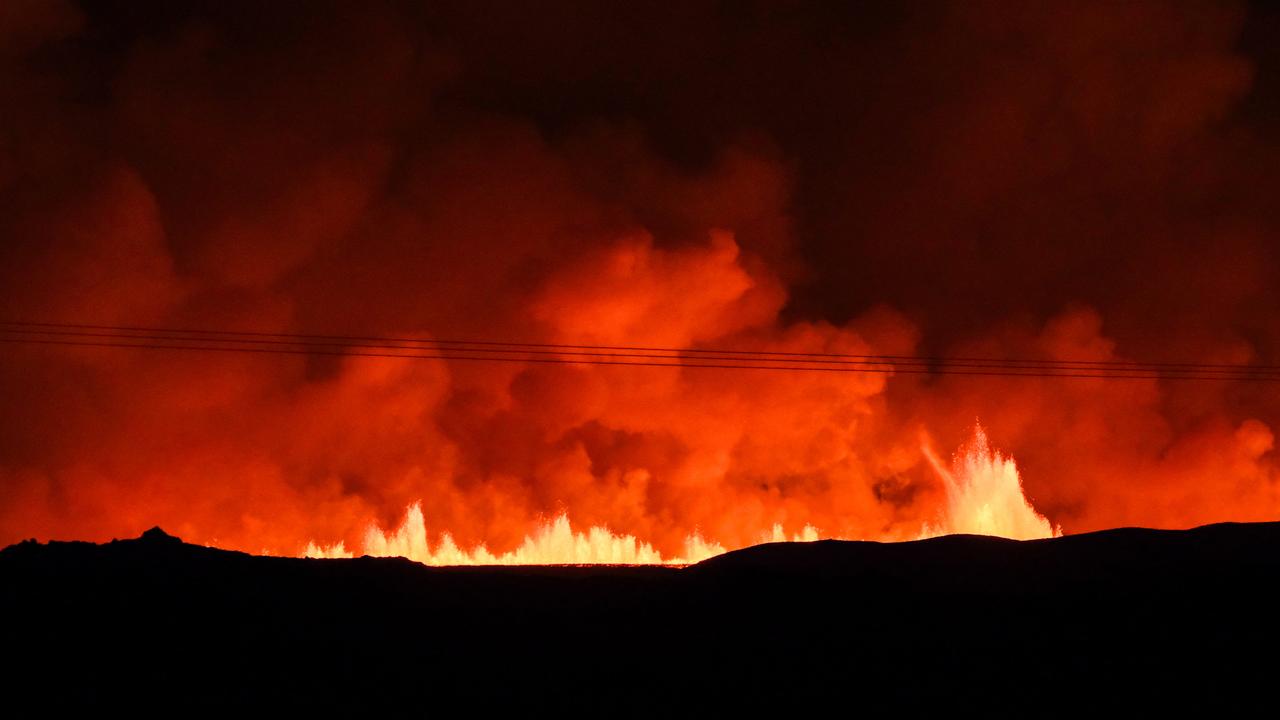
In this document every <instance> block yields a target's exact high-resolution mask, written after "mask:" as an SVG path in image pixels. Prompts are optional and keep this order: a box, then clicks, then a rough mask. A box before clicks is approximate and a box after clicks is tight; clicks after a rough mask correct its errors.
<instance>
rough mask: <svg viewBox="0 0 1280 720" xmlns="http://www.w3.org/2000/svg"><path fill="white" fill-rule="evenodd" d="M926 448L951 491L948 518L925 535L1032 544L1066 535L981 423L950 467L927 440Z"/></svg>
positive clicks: (946, 512) (953, 459)
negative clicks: (1029, 497) (1030, 493)
mask: <svg viewBox="0 0 1280 720" xmlns="http://www.w3.org/2000/svg"><path fill="white" fill-rule="evenodd" d="M922 450H923V451H924V455H925V457H926V458H928V459H929V462H930V463H931V464H932V465H933V469H934V470H936V471H937V473H938V475H939V476H940V477H941V478H942V480H943V483H945V485H946V488H947V504H946V507H945V508H944V513H945V516H944V517H943V518H942V519H941V522H940V524H939V525H932V524H930V525H926V526H925V528H924V532H923V534H922V537H935V536H938V535H949V534H955V533H968V534H973V535H995V536H998V537H1006V538H1012V539H1014V540H1032V539H1035V538H1047V537H1057V536H1059V535H1061V534H1062V531H1061V530H1060V529H1059V528H1056V527H1054V526H1053V525H1051V524H1050V523H1049V521H1048V519H1046V518H1045V516H1043V515H1041V514H1040V513H1038V512H1036V509H1035V508H1034V507H1032V506H1031V502H1030V501H1029V500H1027V496H1026V495H1024V494H1023V492H1022V477H1021V476H1020V475H1019V474H1018V466H1017V465H1016V464H1015V463H1014V461H1013V458H1011V457H1007V456H1005V455H1003V454H1001V453H1000V451H998V450H993V449H992V448H991V445H990V443H989V442H988V440H987V432H986V430H984V429H983V428H982V425H980V424H977V423H975V424H974V427H973V437H971V438H970V439H969V441H968V442H967V443H965V444H964V445H962V446H961V447H960V449H959V450H957V451H956V454H955V455H954V456H953V458H952V461H951V467H950V469H948V468H947V467H946V466H945V465H944V464H943V462H942V460H941V459H940V458H939V457H938V456H937V454H936V453H934V452H933V448H931V447H930V446H929V443H928V442H927V441H926V442H925V443H923V444H922Z"/></svg>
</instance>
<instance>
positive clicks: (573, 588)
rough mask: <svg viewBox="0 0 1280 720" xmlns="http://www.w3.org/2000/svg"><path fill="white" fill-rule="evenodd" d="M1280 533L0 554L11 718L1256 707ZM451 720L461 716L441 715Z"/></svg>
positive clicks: (1268, 655)
mask: <svg viewBox="0 0 1280 720" xmlns="http://www.w3.org/2000/svg"><path fill="white" fill-rule="evenodd" d="M1277 589H1280V523H1263V524H1223V525H1213V526H1207V527H1202V528H1197V529H1195V530H1186V531H1166V530H1142V529H1120V530H1112V531H1106V532H1099V533H1092V534H1087V535H1077V536H1071V537H1065V538H1059V539H1054V540H1039V541H1027V542H1014V541H1009V540H1001V539H997V538H988V537H977V536H950V537H944V538H937V539H933V540H924V541H919V542H910V543H892V544H882V543H872V542H836V541H824V542H817V543H806V544H793V543H778V544H770V545H761V546H757V547H753V548H748V549H745V550H741V551H737V552H733V553H728V554H726V555H722V556H720V557H717V558H713V559H711V560H708V561H706V562H703V563H700V564H698V565H695V566H692V567H689V568H685V569H682V570H677V569H671V568H652V567H641V568H619V567H602V568H590V567H588V568H582V567H523V568H429V567H425V566H422V565H419V564H416V563H413V562H410V561H407V560H403V559H375V558H359V559H354V560H302V559H290V558H268V557H256V556H252V555H247V554H244V553H237V552H228V551H224V550H217V549H213V548H206V547H200V546H194V545H188V544H185V543H183V542H181V541H180V540H178V539H177V538H174V537H171V536H169V535H167V534H165V533H164V532H163V531H162V530H160V529H159V528H153V529H152V530H148V531H147V532H146V533H144V534H143V535H142V537H140V538H138V539H136V540H122V541H113V542H111V543H108V544H103V545H95V544H91V543H81V542H66V543H63V542H51V543H47V544H40V543H36V542H32V541H28V542H23V543H19V544H17V545H13V546H10V547H8V548H5V549H4V550H2V551H0V603H2V604H3V608H2V610H3V613H4V617H5V620H6V622H5V625H6V632H5V643H4V644H5V650H6V656H7V657H8V659H9V661H10V664H11V669H10V670H8V671H5V673H4V675H3V677H4V685H3V689H4V690H5V695H6V697H8V698H9V699H10V702H11V703H15V702H26V703H35V706H36V707H46V708H51V709H53V708H59V707H68V706H93V707H95V708H102V707H109V706H115V707H120V708H131V709H135V708H136V709H142V708H148V707H150V708H155V709H163V710H165V711H167V712H171V713H186V712H191V711H198V710H201V709H205V708H210V707H214V708H217V707H221V708H228V707H235V708H240V709H253V708H257V707H262V706H263V705H264V704H265V705H271V706H279V707H289V708H292V709H295V710H301V709H324V710H330V711H333V710H337V709H343V708H347V709H351V710H356V711H373V710H378V709H382V708H405V709H408V710H410V711H412V712H414V713H415V714H431V713H432V712H436V713H445V712H448V713H450V714H453V713H456V712H460V711H461V712H469V713H470V712H486V711H489V710H495V709H498V710H505V711H521V710H529V711H533V712H538V713H543V712H547V711H555V710H568V711H570V712H572V713H574V714H592V715H608V716H614V715H632V716H645V717H652V716H657V715H664V716H665V715H676V716H684V715H692V714H699V715H711V716H716V715H721V714H725V713H728V712H740V711H743V710H746V711H748V712H754V713H757V714H758V713H760V712H763V711H766V710H768V711H773V712H782V713H786V714H788V715H792V714H797V713H799V712H804V711H810V710H817V709H821V708H824V707H831V708H832V709H834V710H836V711H838V712H840V713H841V714H860V713H863V712H873V713H876V714H882V713H888V712H893V713H899V714H900V713H918V712H922V711H926V710H946V709H955V710H959V709H966V708H967V709H969V710H972V711H981V712H982V713H984V714H999V715H1017V716H1019V717H1023V716H1037V715H1045V714H1058V713H1061V712H1066V711H1073V712H1079V711H1089V712H1104V711H1105V712H1110V711H1113V710H1115V709H1117V708H1118V707H1123V708H1127V709H1129V710H1132V711H1138V712H1143V713H1148V712H1151V711H1155V710H1160V709H1178V710H1184V711H1185V710H1187V709H1195V708H1198V709H1203V710H1209V711H1214V712H1221V711H1230V710H1233V709H1243V708H1246V707H1250V706H1253V705H1255V704H1257V703H1262V702H1267V703H1269V702H1271V701H1272V700H1273V698H1274V692H1275V691H1274V688H1275V683H1276V677H1277V670H1280V664H1278V663H1277V662H1276V660H1275V656H1276V649H1277V647H1278V646H1277V641H1280V604H1278V602H1277V601H1278V599H1280V597H1278V596H1277V594H1276V591H1277ZM459 703H461V704H462V705H461V707H460V706H459V705H458V704H459Z"/></svg>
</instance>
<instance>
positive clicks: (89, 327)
mask: <svg viewBox="0 0 1280 720" xmlns="http://www.w3.org/2000/svg"><path fill="white" fill-rule="evenodd" d="M0 343H6V344H9V345H15V344H33V345H47V346H68V347H94V348H140V349H148V350H179V351H189V352H238V353H255V354H285V355H320V356H354V357H377V358H405V359H416V360H444V361H480V362H508V363H511V362H515V363H539V364H565V365H616V366H632V367H676V368H706V369H721V370H774V371H787V372H804V371H817V372H851V373H863V374H869V373H870V374H909V375H970V376H994V377H1029V378H1096V379H1113V380H1114V379H1132V380H1146V379H1160V380H1237V381H1249V382H1280V367H1277V366H1269V365H1229V364H1214V363H1190V362H1149V363H1144V362H1139V361H1128V360H1125V361H1105V360H1083V361H1082V360H1039V359H1006V358H974V357H945V356H910V355H870V354H850V353H818V352H813V353H809V352H795V351H770V350H740V349H725V348H718V349H717V348H670V347H653V346H638V345H637V346H623V345H575V344H555V343H533V342H515V341H505V340H503V341H500V340H452V339H438V338H404V337H388V336H376V335H321V334H301V333H269V332H260V331H234V330H217V329H203V328H201V329H195V328H162V327H143V326H132V325H104V324H89V323H52V322H34V321H17V320H13V321H0Z"/></svg>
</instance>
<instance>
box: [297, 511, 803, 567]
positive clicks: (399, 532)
mask: <svg viewBox="0 0 1280 720" xmlns="http://www.w3.org/2000/svg"><path fill="white" fill-rule="evenodd" d="M817 539H818V531H817V529H816V528H814V527H812V526H805V527H804V528H803V529H802V530H801V531H800V532H799V533H797V534H796V535H793V536H787V535H786V533H784V532H783V530H782V526H781V525H774V526H773V528H771V529H770V531H769V532H768V533H766V534H764V535H762V536H761V537H760V542H786V541H791V542H812V541H814V540H817ZM723 552H725V548H724V547H722V546H720V545H719V544H717V543H714V542H708V541H707V540H706V539H704V538H703V537H702V536H701V535H698V534H697V533H694V534H692V535H690V536H688V537H687V538H686V539H685V543H684V552H683V553H682V554H681V555H679V556H677V557H667V556H663V555H662V554H661V553H659V552H658V551H657V550H654V549H653V546H652V545H649V544H648V543H645V542H642V541H640V540H637V539H636V538H635V537H634V536H632V535H619V534H615V533H612V532H610V531H609V530H607V529H606V528H602V527H593V528H590V529H588V530H587V531H586V532H581V533H579V532H574V531H573V530H572V528H571V527H570V525H569V519H568V518H567V517H565V516H564V515H560V516H558V517H556V518H555V519H553V520H551V521H549V522H545V523H543V524H541V525H539V526H538V528H537V529H536V530H535V531H534V532H533V534H531V535H528V536H526V537H525V539H524V542H522V543H521V544H520V546H519V547H517V548H516V549H515V550H512V551H510V552H505V553H500V554H497V555H495V554H494V553H491V552H489V551H488V550H487V549H486V548H485V547H484V545H479V546H476V547H474V548H471V549H469V550H463V549H461V548H459V547H458V545H457V543H456V542H454V540H453V537H452V536H451V535H450V534H449V533H448V532H445V533H443V534H441V536H440V540H439V541H438V542H437V543H436V544H435V545H434V546H432V545H431V544H430V542H429V541H428V540H427V525H426V520H425V518H424V517H423V514H422V508H421V506H420V505H418V504H417V503H415V504H413V505H410V506H409V510H408V512H406V513H405V519H404V522H402V523H401V524H400V525H399V526H398V527H396V528H395V529H394V530H388V531H383V530H381V529H379V528H378V527H376V526H371V527H369V528H368V530H367V531H366V532H365V537H364V548H363V550H362V553H363V554H365V555H371V556H373V557H405V558H409V559H410V560H414V561H417V562H420V563H423V564H425V565H690V564H692V563H696V562H699V561H702V560H706V559H707V558H709V557H714V556H716V555H719V554H721V553H723ZM303 556H304V557H312V558H349V557H353V556H354V554H353V553H351V552H349V551H348V550H347V549H346V547H345V546H344V545H343V544H342V543H338V544H336V545H332V546H329V547H322V546H319V545H316V544H315V543H314V542H313V543H309V544H308V545H307V549H306V550H305V551H304V553H303Z"/></svg>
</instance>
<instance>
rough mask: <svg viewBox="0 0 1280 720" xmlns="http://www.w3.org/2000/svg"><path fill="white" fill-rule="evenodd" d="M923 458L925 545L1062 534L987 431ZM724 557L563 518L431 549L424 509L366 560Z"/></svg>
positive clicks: (633, 561)
mask: <svg viewBox="0 0 1280 720" xmlns="http://www.w3.org/2000/svg"><path fill="white" fill-rule="evenodd" d="M923 451H924V454H925V457H926V458H928V460H929V462H930V463H931V464H932V465H933V467H934V469H935V470H936V471H937V472H938V475H939V476H940V477H941V478H942V480H943V482H944V483H945V484H946V489H947V506H946V508H945V511H944V514H943V517H942V518H941V519H940V521H939V523H938V524H937V525H933V524H928V525H926V526H925V527H924V530H923V532H922V533H921V537H934V536H937V535H944V534H952V533H972V534H978V535H995V536H999V537H1007V538H1013V539H1018V540H1027V539H1034V538H1045V537H1055V536H1058V535H1061V534H1062V533H1061V531H1060V530H1059V529H1058V528H1055V527H1053V526H1052V525H1051V524H1050V523H1049V521H1048V520H1047V519H1045V517H1044V516H1043V515H1041V514H1039V513H1038V512H1036V510H1035V508H1033V507H1032V506H1031V503H1030V502H1029V501H1028V500H1027V498H1026V496H1025V495H1024V494H1023V491H1022V480H1021V477H1020V476H1019V475H1018V468H1017V466H1016V465H1015V464H1014V461H1013V458H1010V457H1006V456H1004V455H1002V454H1001V453H1000V452H998V451H996V450H993V449H991V446H990V443H989V442H988V440H987V434H986V431H985V430H983V429H982V426H981V425H976V426H975V427H974V432H973V437H972V438H971V439H970V440H969V442H967V443H966V444H965V445H964V446H962V447H961V448H960V450H959V451H958V452H957V453H956V455H955V458H954V461H953V463H952V466H951V468H950V469H948V468H946V467H945V466H944V465H943V464H942V462H941V460H939V459H938V456H937V455H936V454H934V452H933V451H932V449H931V448H930V447H929V446H928V444H927V443H925V444H924V445H923ZM818 538H819V534H818V529H817V528H815V527H813V526H812V525H806V526H805V527H804V528H803V529H802V530H801V531H800V532H799V533H797V534H795V535H792V536H788V535H787V534H786V533H785V532H784V531H783V529H782V526H781V525H774V526H773V528H772V529H771V530H770V531H769V532H767V533H764V534H762V536H761V537H760V539H759V541H760V542H762V543H765V542H786V541H790V542H812V541H814V540H817V539H818ZM842 539H865V538H842ZM725 551H726V548H725V547H724V546H723V545H721V544H719V543H717V542H713V541H709V540H707V539H705V538H703V537H702V535H701V534H699V533H697V532H694V533H693V534H691V535H689V536H688V537H687V538H686V539H685V543H684V551H683V553H682V554H681V555H679V556H677V557H666V556H663V555H662V554H661V553H659V552H658V551H657V550H655V549H654V547H653V546H652V545H650V544H649V543H647V542H644V541H642V540H640V539H638V538H636V537H635V536H634V535H628V534H618V533H614V532H612V531H610V530H609V529H608V528H603V527H592V528H590V529H588V530H587V531H585V532H575V531H574V529H573V527H572V526H571V525H570V523H569V519H568V517H566V516H565V515H559V516H557V517H556V518H554V519H553V520H550V521H548V522H545V523H543V524H542V525H540V526H539V527H538V528H537V529H536V530H535V531H534V532H533V533H532V534H530V535H528V536H526V537H525V539H524V542H522V543H521V544H520V546H519V547H517V548H516V549H515V550H512V551H510V552H506V553H499V554H495V553H492V552H490V551H489V550H488V549H487V548H485V547H484V546H483V545H480V546H477V547H474V548H471V549H463V548H461V547H459V546H458V544H457V543H456V542H455V541H454V539H453V536H452V535H451V534H450V533H448V532H444V533H441V535H440V540H439V541H438V542H437V543H435V545H432V544H431V543H430V542H429V540H428V528H427V523H426V518H425V516H424V515H423V512H422V507H421V505H420V504H419V503H414V504H413V505H410V506H409V508H408V511H407V512H406V513H405V519H404V521H403V522H402V523H400V525H399V526H398V527H396V528H394V529H391V530H383V529H382V528H379V527H377V526H376V525H371V526H370V527H369V528H368V529H367V530H366V531H365V536H364V547H363V548H362V552H363V554H365V555H371V556H375V557H405V558H409V559H410V560H415V561H417V562H420V563H423V564H426V565H688V564H692V563H696V562H699V561H702V560H705V559H707V558H709V557H713V556H715V555H719V554H721V553H724V552H725ZM304 554H305V556H306V557H313V558H349V557H352V556H353V555H354V553H353V552H351V551H349V550H348V549H347V548H346V546H345V545H344V544H343V543H338V544H336V545H330V546H322V545H317V544H316V543H314V542H312V543H309V544H308V545H307V549H306V551H305V552H304Z"/></svg>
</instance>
